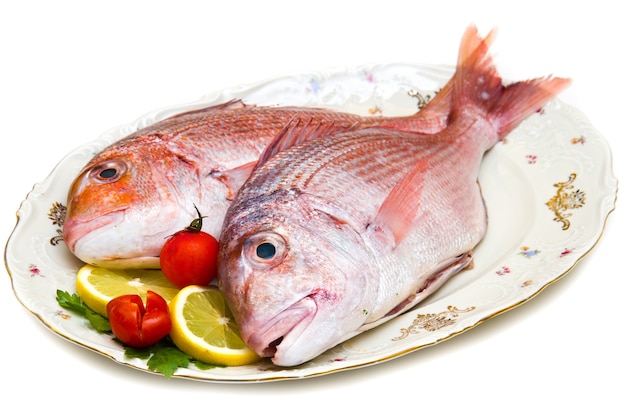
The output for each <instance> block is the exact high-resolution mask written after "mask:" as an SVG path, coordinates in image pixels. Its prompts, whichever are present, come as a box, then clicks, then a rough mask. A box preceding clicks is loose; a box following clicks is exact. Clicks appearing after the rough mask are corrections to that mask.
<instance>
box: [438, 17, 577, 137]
mask: <svg viewBox="0 0 626 417" xmlns="http://www.w3.org/2000/svg"><path fill="white" fill-rule="evenodd" d="M494 37H495V31H491V32H490V33H489V35H487V37H485V39H481V38H480V36H479V35H478V32H477V30H476V27H475V26H473V25H472V26H470V27H469V28H468V29H467V30H466V32H465V34H464V36H463V39H462V41H461V46H460V49H459V58H458V62H457V76H456V79H455V83H454V91H453V94H454V98H453V102H452V108H451V115H450V117H451V118H453V117H455V115H460V114H462V112H463V110H462V109H463V108H465V106H468V105H469V106H475V107H474V108H478V109H481V110H482V111H484V113H485V115H486V116H487V117H489V119H490V120H493V121H494V122H495V123H496V125H497V126H498V139H502V138H503V137H504V136H505V135H507V134H508V133H510V132H511V131H512V130H513V129H514V128H515V127H517V125H519V124H520V123H521V122H522V120H524V119H526V118H527V117H528V116H530V115H531V114H532V113H534V112H536V111H539V110H541V107H543V106H544V105H545V103H546V102H547V101H549V100H550V99H552V98H553V97H554V96H556V95H557V94H558V93H559V92H560V91H562V90H563V89H564V88H566V87H567V86H568V85H569V84H570V83H571V80H569V79H566V78H556V77H544V78H536V79H532V80H528V81H520V82H516V83H513V84H510V85H506V86H505V85H504V84H503V83H502V78H501V77H500V74H499V73H498V71H497V69H496V67H495V65H494V62H493V59H492V57H491V55H490V54H489V47H490V45H491V43H492V40H493V38H494Z"/></svg>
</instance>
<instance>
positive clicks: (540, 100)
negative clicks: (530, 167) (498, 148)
mask: <svg viewBox="0 0 626 417" xmlns="http://www.w3.org/2000/svg"><path fill="white" fill-rule="evenodd" d="M570 84H571V79H568V78H559V77H544V78H535V79H532V80H528V81H520V82H516V83H513V84H511V85H508V86H506V87H505V88H504V92H503V94H502V97H501V98H500V100H498V102H497V103H495V105H494V106H492V108H491V109H490V113H491V114H492V115H494V116H495V118H496V120H498V137H500V138H502V137H504V136H506V135H507V134H509V133H510V132H511V131H512V130H513V129H515V128H516V127H517V126H518V125H519V124H520V123H521V122H522V121H523V120H524V119H526V118H527V117H528V116H530V115H531V114H533V113H535V112H539V111H541V108H542V107H543V106H544V105H545V104H546V103H547V102H548V101H549V100H551V99H552V98H554V97H555V96H556V95H557V94H559V93H560V92H561V91H562V90H564V89H565V88H567V87H568V86H569V85H570Z"/></svg>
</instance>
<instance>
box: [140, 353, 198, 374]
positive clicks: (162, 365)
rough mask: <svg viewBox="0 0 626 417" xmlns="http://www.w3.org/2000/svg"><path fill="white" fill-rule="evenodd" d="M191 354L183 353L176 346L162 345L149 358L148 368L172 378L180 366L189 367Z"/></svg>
mask: <svg viewBox="0 0 626 417" xmlns="http://www.w3.org/2000/svg"><path fill="white" fill-rule="evenodd" d="M190 360H191V356H189V355H187V354H186V353H183V352H182V351H181V350H179V349H178V348H175V347H169V346H161V347H159V348H158V349H156V350H155V352H154V354H153V355H152V357H151V358H150V359H148V363H147V364H148V369H150V370H151V371H156V372H160V373H162V374H163V375H164V376H165V377H166V378H171V376H172V375H174V372H176V370H177V369H178V368H187V367H188V366H189V361H190Z"/></svg>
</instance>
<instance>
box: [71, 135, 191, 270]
mask: <svg viewBox="0 0 626 417" xmlns="http://www.w3.org/2000/svg"><path fill="white" fill-rule="evenodd" d="M176 163H178V164H180V162H178V158H172V157H170V156H169V155H168V154H167V153H166V151H165V150H163V147H159V146H158V145H157V144H155V145H154V146H142V147H138V146H131V145H125V144H124V142H121V143H119V144H114V145H112V146H110V147H108V148H106V149H105V150H103V151H102V152H101V153H99V154H98V155H96V156H95V157H94V158H93V159H92V160H91V161H89V162H88V163H87V164H86V166H85V167H84V168H83V170H82V171H81V172H80V173H79V174H78V175H77V177H76V178H75V179H74V181H73V182H72V184H71V186H70V188H69V191H68V197H67V211H66V216H65V220H64V224H63V240H64V242H65V243H66V245H67V247H68V248H69V250H70V251H71V252H72V253H73V254H74V255H75V256H77V257H78V258H79V259H81V260H82V261H84V262H86V263H89V264H93V265H98V266H104V267H115V268H124V267H133V268H135V267H148V268H152V267H158V265H159V258H158V257H159V253H160V248H161V247H162V246H163V244H164V242H165V240H164V239H165V237H167V236H168V235H170V234H172V233H174V232H176V231H177V230H180V229H181V228H182V227H184V226H186V225H188V224H189V223H190V221H191V219H193V218H194V217H196V216H195V215H194V214H195V213H194V211H193V210H194V209H193V206H192V204H189V207H187V204H185V202H184V201H183V197H182V193H183V192H189V191H190V190H189V189H188V188H189V187H188V186H187V185H186V184H183V180H182V179H181V178H178V177H170V176H169V175H171V174H169V173H172V172H178V173H180V170H181V169H182V168H175V167H173V166H171V165H172V164H176ZM177 175H180V174H177ZM196 182H197V181H196ZM183 189H185V190H186V191H183ZM191 195H192V196H193V193H191ZM192 198H193V197H192Z"/></svg>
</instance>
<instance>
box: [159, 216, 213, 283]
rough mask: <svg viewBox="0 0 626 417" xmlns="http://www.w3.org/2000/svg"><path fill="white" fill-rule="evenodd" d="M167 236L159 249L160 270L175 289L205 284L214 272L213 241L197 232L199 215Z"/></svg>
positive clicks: (199, 227)
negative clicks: (178, 230)
mask: <svg viewBox="0 0 626 417" xmlns="http://www.w3.org/2000/svg"><path fill="white" fill-rule="evenodd" d="M196 211H197V212H198V218H197V219H194V220H193V221H192V222H191V224H190V225H189V226H188V227H186V228H185V229H184V230H181V231H180V232H177V233H175V234H173V235H172V236H170V237H169V238H168V239H167V241H166V242H165V244H164V245H163V248H161V255H160V262H161V271H163V275H165V278H167V279H168V280H169V281H170V282H171V283H172V284H173V285H175V286H176V287H178V288H183V287H186V286H187V285H209V283H210V282H211V281H212V280H213V278H215V276H216V275H217V249H218V242H217V240H216V239H215V238H214V237H213V236H211V235H210V234H208V233H205V232H203V231H201V229H202V215H201V214H200V211H198V208H197V207H196Z"/></svg>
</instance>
